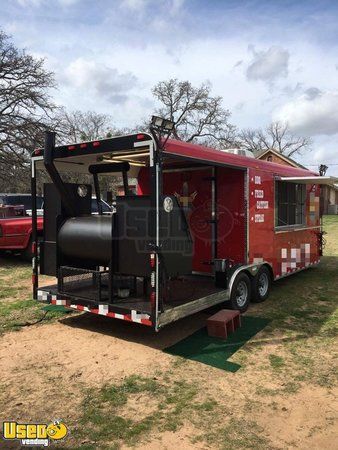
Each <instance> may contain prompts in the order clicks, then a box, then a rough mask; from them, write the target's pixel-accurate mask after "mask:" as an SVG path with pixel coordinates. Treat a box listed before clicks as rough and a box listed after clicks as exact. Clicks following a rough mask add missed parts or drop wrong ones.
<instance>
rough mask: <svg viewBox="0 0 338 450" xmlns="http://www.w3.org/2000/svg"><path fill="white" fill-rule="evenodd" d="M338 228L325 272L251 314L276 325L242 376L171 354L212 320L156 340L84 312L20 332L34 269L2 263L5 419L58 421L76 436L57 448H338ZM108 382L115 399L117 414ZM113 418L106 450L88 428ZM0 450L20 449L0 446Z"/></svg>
mask: <svg viewBox="0 0 338 450" xmlns="http://www.w3.org/2000/svg"><path fill="white" fill-rule="evenodd" d="M332 230H335V233H333V234H330V235H329V236H328V250H327V253H328V256H326V257H325V258H323V261H322V263H321V265H320V266H319V267H318V268H316V269H310V270H308V271H304V272H302V273H300V274H298V275H295V276H293V277H290V279H288V280H287V279H286V280H281V281H279V282H278V283H277V285H276V287H274V288H273V290H272V292H271V295H270V298H269V299H268V300H267V301H266V302H265V303H264V304H256V305H252V306H251V308H250V309H249V311H248V313H247V314H249V315H252V316H260V317H267V318H269V319H271V324H270V325H268V326H267V327H266V328H265V329H264V330H262V331H261V332H259V333H258V334H257V335H256V336H254V337H253V338H252V339H251V340H250V341H249V342H247V343H246V344H245V345H244V346H243V347H242V348H241V349H240V350H239V351H237V352H236V353H235V354H234V355H233V356H232V357H231V358H230V361H232V362H235V363H237V364H239V365H240V366H241V368H240V370H238V371H237V372H235V373H231V372H227V371H223V370H219V369H216V368H213V367H210V366H207V365H204V364H201V363H198V362H195V361H190V360H185V359H182V358H179V357H175V356H171V355H169V354H167V353H165V352H163V349H165V348H166V347H168V346H169V345H171V344H173V343H175V342H178V341H180V340H181V339H182V338H184V337H186V336H188V335H190V334H192V333H193V332H194V331H195V330H198V329H200V328H201V327H202V326H204V325H205V322H206V319H207V317H208V312H203V313H199V314H196V315H194V316H192V317H188V318H186V319H183V320H181V321H179V322H177V323H175V324H172V325H169V326H168V327H166V328H164V329H163V330H162V331H161V332H160V333H158V334H155V333H154V332H153V331H152V330H150V329H149V328H147V327H144V326H141V325H138V324H131V323H126V322H123V321H119V320H113V319H108V318H105V317H99V316H94V315H90V314H77V313H75V314H72V315H64V316H62V317H55V318H54V319H53V320H50V321H48V322H44V321H43V322H41V323H38V324H36V325H32V326H25V327H21V326H18V325H17V323H16V322H15V321H16V320H18V318H19V319H20V320H21V321H22V318H21V317H22V314H23V311H24V308H27V310H28V311H31V310H32V305H31V303H28V306H27V305H26V303H24V304H23V303H18V302H23V301H24V302H31V301H30V300H29V301H28V300H23V299H24V298H27V297H25V296H26V295H29V294H27V286H28V283H29V281H28V280H29V275H30V269H29V267H28V266H20V263H16V262H15V263H10V264H11V267H10V264H9V263H8V262H7V263H6V264H7V265H6V266H5V265H4V260H1V259H0V294H1V295H2V300H3V301H2V302H0V319H1V317H2V318H4V317H5V319H2V320H3V321H2V322H1V321H0V325H1V324H3V325H4V326H6V324H7V322H8V321H9V319H8V318H10V322H8V323H9V324H10V327H11V328H6V329H5V328H4V329H5V332H3V333H2V334H0V368H1V370H0V420H1V421H3V420H16V421H19V422H43V423H45V422H46V421H47V422H48V421H51V420H54V419H59V418H61V419H63V420H64V422H65V423H66V424H67V425H68V427H69V431H70V433H69V435H68V436H67V437H66V439H65V440H64V441H63V442H62V443H58V444H55V448H59V449H72V450H75V449H79V448H81V449H83V450H94V449H96V448H97V449H118V448H121V449H126V448H130V447H136V448H140V449H150V450H152V449H154V450H155V449H159V448H163V449H168V450H172V449H175V450H176V449H177V448H179V449H193V448H194V449H206V448H214V449H218V448H221V449H243V448H245V449H266V448H268V449H304V450H305V449H306V450H307V449H309V448H311V449H314V450H317V449H318V450H329V449H334V448H338V447H337V442H338V425H337V424H338V421H337V411H338V402H337V373H338V371H337V338H336V337H337V328H336V327H337V300H338V297H337V292H338V277H337V256H336V255H337V233H336V231H337V230H338V221H336V222H334V223H333V228H332ZM330 236H334V239H333V240H332V241H330ZM330 249H331V250H330ZM330 251H331V253H330ZM11 274H12V275H11ZM13 274H14V275H13ZM11 276H12V278H11ZM13 279H16V280H19V281H17V282H16V283H15V282H12V283H11V287H8V288H7V285H9V281H11V280H12V281H13ZM1 283H3V284H2V285H1ZM1 286H5V288H4V287H3V288H2V291H1ZM1 295H0V297H1ZM6 302H7V303H6ZM16 302H17V303H16ZM16 304H17V305H18V309H13V308H15V305H16ZM1 305H2V306H1ZM6 305H7V306H6ZM5 306H6V307H7V309H6V310H5V312H6V314H5V313H3V312H2V311H4V310H2V309H1V307H2V308H4V307H5ZM19 308H20V309H19ZM34 308H36V307H35V306H34ZM13 311H14V312H13ZM30 314H33V313H30ZM34 314H40V315H41V312H40V311H39V310H36V309H34ZM13 315H14V316H13ZM13 317H14V318H13ZM6 321H7V322H6ZM14 330H17V331H14ZM0 331H1V330H0ZM133 377H137V378H136V379H133ZM135 380H136V381H135ZM128 383H129V384H128ZM133 383H134V384H133ZM135 383H136V384H135ZM137 383H139V384H138V385H137ZM140 383H141V384H142V383H143V384H142V386H143V387H142V386H141V387H140ZM106 386H108V387H109V386H110V387H109V389H110V391H109V392H110V394H109V395H111V393H113V394H114V396H113V397H110V401H111V403H110V405H112V408H113V409H111V410H109V411H110V412H109V411H107V410H105V408H107V402H106V403H105V401H104V400H102V398H103V399H104V398H105V395H106V396H107V392H108V391H107V392H105V391H102V389H104V388H105V387H106ZM130 386H131V387H130ZM116 394H118V395H117V397H116ZM88 396H89V397H88ZM90 396H92V397H90ZM100 396H101V397H100ZM99 397H100V398H101V400H102V401H101V400H100V401H99V400H97V402H96V403H95V402H94V403H93V398H94V399H97V398H99ZM88 399H89V400H88ZM100 402H101V403H100ZM93 405H94V406H93ZM98 411H99V412H100V413H101V415H100V414H98ZM89 412H90V413H91V414H92V416H90V417H89V419H88V417H87V419H86V414H87V413H88V414H89ZM115 412H116V415H114V420H115V422H114V428H112V429H111V430H110V431H109V430H108V431H109V433H110V434H109V433H108V432H107V435H106V436H103V437H102V442H101V441H100V438H98V437H97V436H95V433H94V434H93V430H89V429H86V427H88V426H89V425H88V424H94V425H95V424H96V425H95V426H97V427H99V429H100V430H101V431H102V430H103V429H104V426H105V424H107V426H108V427H109V423H110V422H109V414H115ZM104 414H106V416H107V415H108V416H107V417H108V419H107V417H106V416H104ZM119 424H120V425H121V424H122V427H121V426H120V425H119ZM126 424H127V426H128V427H129V431H128V433H127V434H126V432H125V430H124V429H122V428H123V427H125V426H126ZM140 424H141V425H142V427H144V428H142V429H140V426H141V425H140ZM94 425H93V426H94ZM100 427H101V428H100ZM112 430H113V431H112ZM87 431H88V432H87ZM94 431H95V430H94ZM114 433H116V436H114V438H112V434H113V435H114ZM115 438H116V439H115ZM101 444H102V445H101ZM0 448H6V449H7V448H18V447H15V446H10V445H7V446H5V447H2V441H1V440H0Z"/></svg>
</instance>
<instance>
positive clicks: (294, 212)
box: [276, 181, 306, 227]
mask: <svg viewBox="0 0 338 450" xmlns="http://www.w3.org/2000/svg"><path fill="white" fill-rule="evenodd" d="M305 197H306V186H305V185H304V184H296V183H290V182H286V181H277V182H276V226H277V227H283V226H288V225H303V224H305Z"/></svg>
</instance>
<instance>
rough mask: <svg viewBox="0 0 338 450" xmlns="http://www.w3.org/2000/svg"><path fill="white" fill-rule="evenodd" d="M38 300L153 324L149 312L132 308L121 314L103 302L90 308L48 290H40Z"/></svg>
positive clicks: (143, 323)
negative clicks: (144, 312)
mask: <svg viewBox="0 0 338 450" xmlns="http://www.w3.org/2000/svg"><path fill="white" fill-rule="evenodd" d="M38 301H44V302H48V303H51V304H52V305H63V306H66V307H67V308H71V309H75V310H77V311H85V312H89V313H92V314H98V315H100V316H106V317H112V318H114V319H120V320H126V321H128V322H136V323H141V324H142V325H148V326H152V325H153V324H152V322H151V320H150V315H149V314H142V313H139V312H138V311H135V310H131V311H130V314H119V313H116V312H113V311H109V305H107V304H101V305H99V306H98V308H89V307H88V306H85V305H80V304H71V302H70V300H66V299H63V298H58V297H57V295H55V294H50V293H48V292H46V291H38Z"/></svg>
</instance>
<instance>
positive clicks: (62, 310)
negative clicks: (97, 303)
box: [41, 305, 72, 313]
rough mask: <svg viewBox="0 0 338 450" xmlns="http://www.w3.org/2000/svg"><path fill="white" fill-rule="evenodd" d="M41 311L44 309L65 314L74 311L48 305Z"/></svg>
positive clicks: (60, 306)
mask: <svg viewBox="0 0 338 450" xmlns="http://www.w3.org/2000/svg"><path fill="white" fill-rule="evenodd" d="M41 309H42V311H58V312H64V313H69V312H71V311H72V310H71V309H69V308H66V307H65V306H63V305H46V306H43V307H42V308H41Z"/></svg>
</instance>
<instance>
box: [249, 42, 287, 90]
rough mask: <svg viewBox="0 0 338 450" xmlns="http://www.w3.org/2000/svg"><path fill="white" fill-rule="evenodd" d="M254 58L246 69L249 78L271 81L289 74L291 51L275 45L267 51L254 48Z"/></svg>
mask: <svg viewBox="0 0 338 450" xmlns="http://www.w3.org/2000/svg"><path fill="white" fill-rule="evenodd" d="M252 51H253V54H254V56H253V59H252V61H251V63H250V64H249V66H248V68H247V70H246V76H247V78H248V80H262V81H268V82H271V81H273V80H274V79H276V78H279V77H286V76H287V74H288V64H289V56H290V55H289V52H288V51H287V50H285V49H283V48H282V47H278V46H276V45H273V46H272V47H270V48H269V49H268V50H267V51H260V52H256V51H255V50H254V49H253V48H252Z"/></svg>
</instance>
